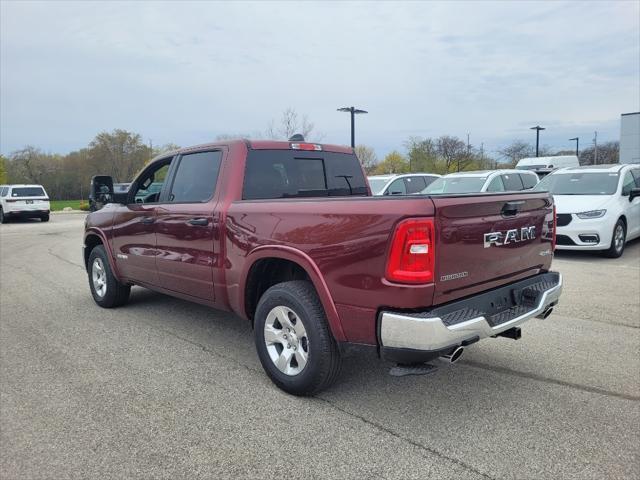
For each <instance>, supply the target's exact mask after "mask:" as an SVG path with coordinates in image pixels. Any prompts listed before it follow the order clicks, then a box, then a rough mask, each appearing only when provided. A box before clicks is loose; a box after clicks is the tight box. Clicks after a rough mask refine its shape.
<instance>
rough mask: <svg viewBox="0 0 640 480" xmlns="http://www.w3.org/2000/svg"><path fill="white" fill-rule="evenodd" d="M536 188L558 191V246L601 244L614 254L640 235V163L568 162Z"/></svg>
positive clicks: (571, 247)
mask: <svg viewBox="0 0 640 480" xmlns="http://www.w3.org/2000/svg"><path fill="white" fill-rule="evenodd" d="M535 190H538V191H545V190H546V191H549V192H551V193H552V194H553V198H554V202H555V205H556V213H557V216H558V220H557V221H558V230H557V238H556V241H557V247H556V248H558V249H559V250H601V251H603V252H604V253H605V254H606V255H607V256H609V257H614V258H615V257H619V256H620V255H622V253H623V252H624V247H625V243H626V242H627V241H628V240H631V239H633V238H636V237H639V236H640V165H630V164H627V165H593V166H587V167H573V168H563V169H561V170H557V171H555V172H553V173H552V174H551V175H548V176H547V177H545V178H544V179H542V180H541V181H540V183H539V184H538V185H537V186H536V188H535Z"/></svg>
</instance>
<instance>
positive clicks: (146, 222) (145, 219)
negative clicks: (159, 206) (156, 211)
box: [140, 217, 156, 225]
mask: <svg viewBox="0 0 640 480" xmlns="http://www.w3.org/2000/svg"><path fill="white" fill-rule="evenodd" d="M155 221H156V219H155V218H154V217H142V220H140V223H143V224H144V225H151V224H152V223H153V222H155Z"/></svg>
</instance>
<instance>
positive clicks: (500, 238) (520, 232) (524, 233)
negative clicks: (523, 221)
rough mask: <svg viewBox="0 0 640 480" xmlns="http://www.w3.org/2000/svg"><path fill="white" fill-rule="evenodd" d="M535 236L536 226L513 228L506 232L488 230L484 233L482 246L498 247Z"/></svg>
mask: <svg viewBox="0 0 640 480" xmlns="http://www.w3.org/2000/svg"><path fill="white" fill-rule="evenodd" d="M534 238H536V227H522V228H520V229H517V228H514V229H512V230H507V231H506V232H489V233H485V234H484V248H489V247H491V246H494V247H499V246H501V245H508V244H509V243H518V242H524V241H525V240H533V239H534Z"/></svg>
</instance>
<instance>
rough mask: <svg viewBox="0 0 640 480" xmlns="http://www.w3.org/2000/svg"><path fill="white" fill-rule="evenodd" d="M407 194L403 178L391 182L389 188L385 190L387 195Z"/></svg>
mask: <svg viewBox="0 0 640 480" xmlns="http://www.w3.org/2000/svg"><path fill="white" fill-rule="evenodd" d="M406 194H407V186H406V184H405V183H404V179H403V178H399V179H397V180H394V181H393V182H391V185H389V188H387V195H406Z"/></svg>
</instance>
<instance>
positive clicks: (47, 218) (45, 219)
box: [40, 213, 49, 222]
mask: <svg viewBox="0 0 640 480" xmlns="http://www.w3.org/2000/svg"><path fill="white" fill-rule="evenodd" d="M40 221H41V222H48V221H49V214H48V213H47V214H46V215H42V216H41V217H40Z"/></svg>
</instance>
